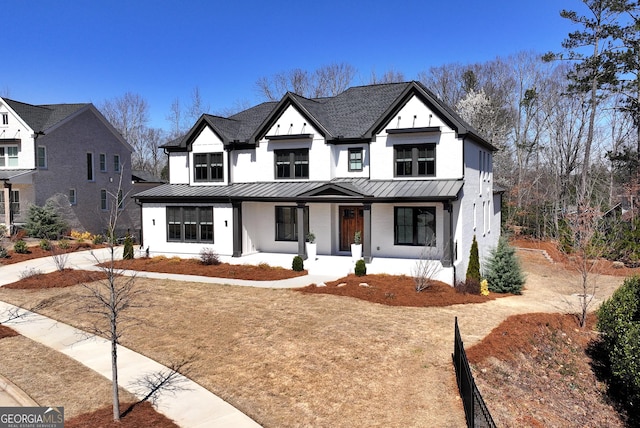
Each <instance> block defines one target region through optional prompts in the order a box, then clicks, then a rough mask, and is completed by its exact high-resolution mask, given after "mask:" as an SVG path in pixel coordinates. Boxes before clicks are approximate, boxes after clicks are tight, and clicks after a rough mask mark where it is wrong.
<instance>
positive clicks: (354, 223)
mask: <svg viewBox="0 0 640 428" xmlns="http://www.w3.org/2000/svg"><path fill="white" fill-rule="evenodd" d="M356 231H360V236H361V238H362V240H364V213H363V210H362V207H340V251H350V250H351V244H353V236H354V235H355V233H356Z"/></svg>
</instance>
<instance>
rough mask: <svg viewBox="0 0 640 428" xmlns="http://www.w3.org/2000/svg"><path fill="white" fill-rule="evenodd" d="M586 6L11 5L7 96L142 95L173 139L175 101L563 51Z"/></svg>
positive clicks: (33, 1) (524, 1)
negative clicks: (276, 82)
mask: <svg viewBox="0 0 640 428" xmlns="http://www.w3.org/2000/svg"><path fill="white" fill-rule="evenodd" d="M581 5H582V2H581V1H578V0H563V1H558V0H538V1H528V0H493V1H492V0H489V1H484V2H480V1H472V0H449V1H441V0H440V1H432V0H423V1H405V0H396V1H386V2H383V1H378V0H370V1H348V0H347V1H345V0H342V1H336V0H331V1H321V0H316V1H304V0H300V1H283V0H272V1H242V0H235V1H234V0H230V1H223V2H219V1H216V0H184V1H175V0H173V1H165V0H110V1H107V0H93V1H86V0H64V1H54V0H29V1H20V0H9V1H5V2H3V6H2V10H3V13H2V14H3V28H4V29H5V35H7V36H8V38H7V39H5V43H3V55H2V60H1V62H0V70H1V71H0V95H2V96H8V97H9V98H12V99H16V100H19V101H23V102H27V103H30V104H47V103H74V102H93V103H94V104H96V105H99V104H101V103H102V102H103V101H104V100H105V99H110V98H113V97H116V96H121V95H123V94H124V93H125V92H127V91H130V92H134V93H138V94H140V95H141V96H142V97H144V98H145V99H146V100H147V102H148V103H149V106H150V113H151V114H150V116H151V123H150V125H151V126H154V127H160V128H168V123H167V122H166V120H165V117H166V116H167V113H168V112H169V107H170V105H171V102H172V101H173V100H174V99H176V98H180V99H181V101H182V102H183V103H188V101H189V98H190V93H191V91H192V90H193V88H194V87H196V86H197V87H198V88H199V89H200V93H201V95H202V97H203V99H204V101H205V102H206V103H207V104H209V106H210V109H211V111H212V112H214V113H215V112H216V111H221V110H223V109H225V108H229V107H232V106H233V105H234V104H237V103H251V104H255V103H258V102H260V101H261V98H260V97H259V95H258V94H257V92H256V89H255V82H256V80H257V79H258V78H260V77H262V76H270V75H272V74H274V73H277V72H280V71H286V70H290V69H293V68H302V69H307V70H314V69H316V68H318V67H320V66H322V65H326V64H329V63H332V62H347V63H349V64H351V65H353V66H354V67H355V68H356V69H357V70H358V72H359V74H358V76H357V77H356V78H355V80H354V84H366V83H368V80H369V77H370V75H371V72H372V71H375V72H376V73H378V75H380V74H382V73H384V72H385V71H386V70H389V69H394V70H397V71H401V72H403V73H404V75H405V77H406V78H407V79H414V78H416V77H417V74H418V72H420V71H422V70H426V69H428V68H429V67H430V66H437V65H442V64H447V63H452V62H458V63H463V64H466V63H473V62H483V61H487V60H491V59H494V58H495V57H497V56H507V55H509V54H514V53H516V52H519V51H522V50H533V51H536V52H540V53H544V52H547V51H550V50H554V51H557V50H559V49H560V43H561V42H562V40H563V39H564V38H565V37H566V35H567V34H568V32H569V31H571V30H572V29H573V27H572V26H571V25H570V23H569V22H568V21H566V20H564V19H562V18H560V16H559V11H560V9H562V8H566V9H572V10H581Z"/></svg>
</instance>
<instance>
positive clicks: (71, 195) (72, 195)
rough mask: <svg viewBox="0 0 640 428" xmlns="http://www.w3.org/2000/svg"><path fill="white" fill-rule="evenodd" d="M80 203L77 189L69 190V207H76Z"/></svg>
mask: <svg viewBox="0 0 640 428" xmlns="http://www.w3.org/2000/svg"><path fill="white" fill-rule="evenodd" d="M77 203H78V197H77V195H76V189H69V205H76V204H77Z"/></svg>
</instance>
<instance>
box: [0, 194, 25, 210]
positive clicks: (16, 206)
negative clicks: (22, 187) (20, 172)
mask: <svg viewBox="0 0 640 428" xmlns="http://www.w3.org/2000/svg"><path fill="white" fill-rule="evenodd" d="M9 209H10V210H11V213H13V215H18V214H20V191H19V190H10V191H9ZM4 214H5V212H4V192H3V191H1V189H0V215H3V216H4Z"/></svg>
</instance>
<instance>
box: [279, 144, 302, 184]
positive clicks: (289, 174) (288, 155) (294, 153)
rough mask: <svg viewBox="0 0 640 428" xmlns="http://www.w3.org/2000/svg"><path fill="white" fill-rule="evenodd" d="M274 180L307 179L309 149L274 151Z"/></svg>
mask: <svg viewBox="0 0 640 428" xmlns="http://www.w3.org/2000/svg"><path fill="white" fill-rule="evenodd" d="M275 158H276V165H275V166H276V178H284V179H287V178H289V179H290V178H309V149H292V150H275Z"/></svg>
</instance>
